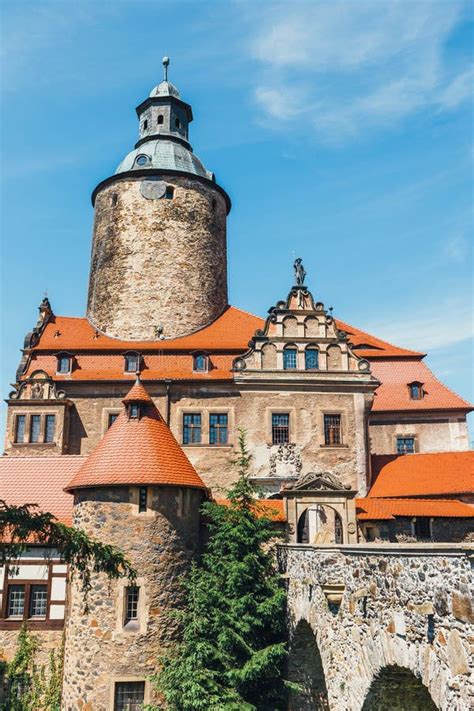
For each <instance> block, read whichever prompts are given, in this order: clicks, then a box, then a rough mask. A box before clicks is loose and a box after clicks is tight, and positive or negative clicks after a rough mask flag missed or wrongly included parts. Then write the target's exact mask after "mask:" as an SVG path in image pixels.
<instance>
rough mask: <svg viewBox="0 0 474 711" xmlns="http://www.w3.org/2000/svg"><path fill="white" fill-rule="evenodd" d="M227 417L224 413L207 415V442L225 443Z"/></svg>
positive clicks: (226, 437)
mask: <svg viewBox="0 0 474 711" xmlns="http://www.w3.org/2000/svg"><path fill="white" fill-rule="evenodd" d="M227 420H228V418H227V415H226V414H222V415H214V414H212V415H209V444H227V439H228V421H227Z"/></svg>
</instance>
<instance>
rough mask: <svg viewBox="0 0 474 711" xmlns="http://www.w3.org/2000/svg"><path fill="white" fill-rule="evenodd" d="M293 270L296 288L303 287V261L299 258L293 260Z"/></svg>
mask: <svg viewBox="0 0 474 711" xmlns="http://www.w3.org/2000/svg"><path fill="white" fill-rule="evenodd" d="M293 269H294V270H295V282H296V286H303V284H304V280H305V277H306V271H305V268H304V266H303V260H302V259H301V258H300V257H298V258H297V259H295V261H294V264H293Z"/></svg>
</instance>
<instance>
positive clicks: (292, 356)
mask: <svg viewBox="0 0 474 711" xmlns="http://www.w3.org/2000/svg"><path fill="white" fill-rule="evenodd" d="M297 359H298V351H297V350H296V348H285V350H284V351H283V368H284V369H285V370H296V364H297Z"/></svg>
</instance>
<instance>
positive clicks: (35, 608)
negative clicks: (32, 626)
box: [30, 585, 48, 617]
mask: <svg viewBox="0 0 474 711" xmlns="http://www.w3.org/2000/svg"><path fill="white" fill-rule="evenodd" d="M47 605H48V588H47V587H46V585H32V586H31V589H30V617H46V610H47Z"/></svg>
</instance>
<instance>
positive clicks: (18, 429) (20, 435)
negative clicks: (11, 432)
mask: <svg viewBox="0 0 474 711" xmlns="http://www.w3.org/2000/svg"><path fill="white" fill-rule="evenodd" d="M25 428H26V415H17V416H16V422H15V442H24V441H25Z"/></svg>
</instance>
